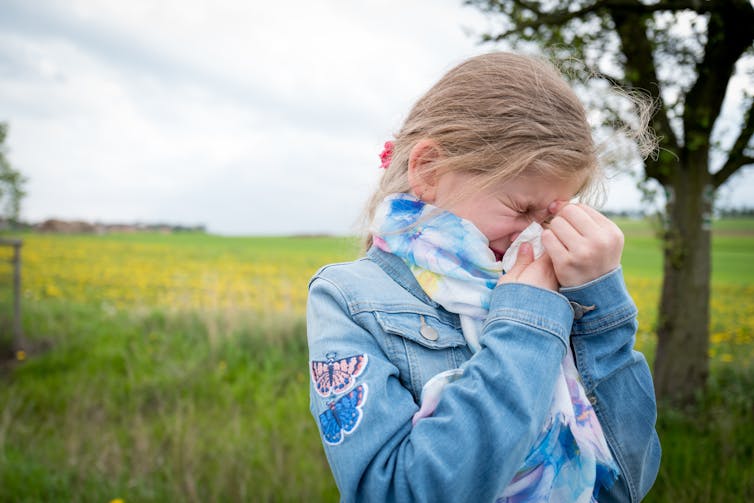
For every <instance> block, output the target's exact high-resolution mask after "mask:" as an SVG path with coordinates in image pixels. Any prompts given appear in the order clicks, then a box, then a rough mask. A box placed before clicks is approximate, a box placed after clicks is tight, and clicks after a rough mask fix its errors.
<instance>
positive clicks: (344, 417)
mask: <svg viewBox="0 0 754 503" xmlns="http://www.w3.org/2000/svg"><path fill="white" fill-rule="evenodd" d="M366 401H367V385H366V384H360V385H358V386H356V387H355V388H354V389H353V390H351V391H350V392H349V393H347V394H345V395H343V396H342V397H340V398H338V400H334V401H332V402H328V404H327V409H326V410H325V411H324V412H323V413H322V414H320V415H319V424H320V425H322V436H324V437H325V442H326V443H328V444H330V445H338V444H339V443H341V442H342V441H343V438H344V437H345V435H347V434H350V433H353V432H354V430H356V427H357V426H359V423H360V422H361V418H362V417H363V416H364V413H363V411H362V407H363V406H364V404H365V403H366Z"/></svg>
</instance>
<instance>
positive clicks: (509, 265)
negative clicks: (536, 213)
mask: <svg viewBox="0 0 754 503" xmlns="http://www.w3.org/2000/svg"><path fill="white" fill-rule="evenodd" d="M527 242H528V243H531V247H532V249H534V258H538V257H539V256H540V255H542V252H543V251H544V250H545V249H544V247H543V246H542V226H541V225H539V224H538V223H537V222H532V223H531V224H530V225H529V227H527V228H526V229H524V230H523V232H521V234H519V235H518V237H517V238H516V240H515V241H513V243H511V245H510V247H509V248H508V249H507V250H506V251H505V255H503V271H505V272H508V271H510V270H511V269H513V266H514V265H516V257H518V247H519V246H521V243H527Z"/></svg>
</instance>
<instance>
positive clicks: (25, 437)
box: [0, 220, 754, 502]
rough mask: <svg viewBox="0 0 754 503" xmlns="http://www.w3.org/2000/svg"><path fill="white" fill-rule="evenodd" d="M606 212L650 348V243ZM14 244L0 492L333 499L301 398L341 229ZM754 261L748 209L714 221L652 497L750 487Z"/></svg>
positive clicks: (24, 496)
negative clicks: (694, 391) (311, 299)
mask: <svg viewBox="0 0 754 503" xmlns="http://www.w3.org/2000/svg"><path fill="white" fill-rule="evenodd" d="M620 225H621V226H622V228H623V229H624V231H625V233H626V237H627V239H626V249H625V252H624V260H623V264H624V269H625V274H626V278H627V282H628V284H629V289H630V290H631V292H632V295H633V296H634V298H635V300H636V302H637V305H638V306H639V309H640V328H639V333H638V336H637V346H638V347H639V348H640V349H641V350H643V351H645V352H646V353H647V355H648V357H649V359H650V360H651V357H652V353H653V349H654V344H655V341H654V335H653V326H654V322H655V319H656V303H657V298H658V294H659V288H660V271H661V255H660V246H659V243H658V242H657V240H656V239H655V238H654V235H653V232H652V230H651V227H650V226H649V225H647V224H646V223H645V222H637V221H628V220H626V221H620ZM23 239H24V249H23V260H24V271H23V272H24V287H23V290H24V291H23V309H24V316H23V325H24V331H25V334H26V344H25V347H24V350H25V352H24V353H19V354H13V353H11V352H10V351H9V350H6V354H5V355H4V356H5V359H4V360H2V362H3V363H0V405H1V407H0V501H92V502H94V501H111V500H116V499H122V500H124V501H125V502H141V501H202V502H204V501H334V500H337V490H336V488H335V487H334V484H333V482H332V478H331V475H330V472H329V469H328V467H327V464H326V461H325V459H324V455H323V452H322V448H321V445H320V440H319V436H318V433H317V429H316V425H315V423H314V420H313V419H312V418H311V416H310V415H309V411H308V387H307V382H308V381H307V380H308V377H307V363H306V362H307V354H306V337H305V326H304V323H303V314H304V303H305V297H306V285H307V282H308V279H309V277H310V276H311V275H312V274H313V273H314V271H315V270H316V269H317V268H318V267H319V266H320V265H322V264H324V263H328V262H333V261H340V260H350V259H351V258H354V257H355V256H357V255H358V253H359V249H358V244H357V243H355V242H354V241H353V240H349V239H342V238H228V237H217V236H208V235H200V234H183V235H180V234H179V235H159V234H136V235H109V236H50V235H32V234H30V235H25V236H23ZM0 253H2V254H3V255H0V259H2V258H7V257H8V256H9V253H10V250H8V249H2V248H0ZM752 264H754V220H730V221H723V222H719V223H716V227H715V237H714V244H713V271H714V272H713V283H712V284H713V296H712V322H711V350H710V358H711V363H712V370H713V375H712V378H711V379H710V386H709V389H708V390H707V391H706V393H704V394H703V395H702V397H701V400H700V404H699V406H697V407H695V408H694V409H692V410H687V411H683V412H681V411H675V410H665V409H663V410H661V413H660V419H659V422H658V429H659V431H660V435H661V439H662V442H663V449H664V454H663V464H662V467H661V472H660V478H659V480H658V482H657V484H656V485H655V488H654V489H653V491H652V492H651V493H650V496H649V498H648V500H649V501H673V502H675V501H748V500H751V499H754V431H752V428H751V425H752V423H754V393H752V392H751V390H752V389H754V366H753V365H752V361H754V265H752ZM0 267H2V266H0ZM8 274H9V272H8V270H7V269H6V270H5V271H2V270H0V329H2V337H3V339H2V341H0V344H1V345H0V347H5V348H8V347H9V337H10V336H9V330H8V328H9V326H10V320H9V318H8V315H9V313H10V300H9V293H10V292H9V287H8V285H9V284H10V280H9V276H8Z"/></svg>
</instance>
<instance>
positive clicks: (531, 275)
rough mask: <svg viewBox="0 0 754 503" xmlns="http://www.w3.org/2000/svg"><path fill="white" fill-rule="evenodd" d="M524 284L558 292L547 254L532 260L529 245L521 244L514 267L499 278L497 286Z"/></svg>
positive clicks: (532, 256)
mask: <svg viewBox="0 0 754 503" xmlns="http://www.w3.org/2000/svg"><path fill="white" fill-rule="evenodd" d="M507 283H524V284H527V285H531V286H537V287H539V288H545V289H547V290H553V291H557V290H558V280H557V279H556V277H555V270H554V269H553V266H552V261H551V260H550V257H549V256H548V255H547V253H543V254H542V256H541V257H539V258H538V259H537V260H534V250H533V249H532V247H531V244H529V243H521V246H520V247H519V249H518V255H517V256H516V265H514V266H513V268H512V269H511V270H510V271H508V272H507V273H506V274H504V275H503V276H501V277H500V279H499V280H498V282H497V284H498V285H503V284H507Z"/></svg>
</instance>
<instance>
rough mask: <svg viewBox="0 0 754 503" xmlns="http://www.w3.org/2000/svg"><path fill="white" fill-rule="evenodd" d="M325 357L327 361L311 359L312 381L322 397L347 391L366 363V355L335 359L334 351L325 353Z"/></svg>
mask: <svg viewBox="0 0 754 503" xmlns="http://www.w3.org/2000/svg"><path fill="white" fill-rule="evenodd" d="M326 357H327V361H312V381H313V382H314V387H315V388H316V390H317V393H318V394H319V395H321V396H323V397H328V396H330V395H340V394H342V393H345V392H347V391H348V390H349V389H351V388H352V387H353V386H354V384H356V376H358V375H359V374H361V373H362V372H363V371H364V367H366V365H367V355H354V356H348V357H346V358H341V359H339V360H335V353H327V355H326Z"/></svg>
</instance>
